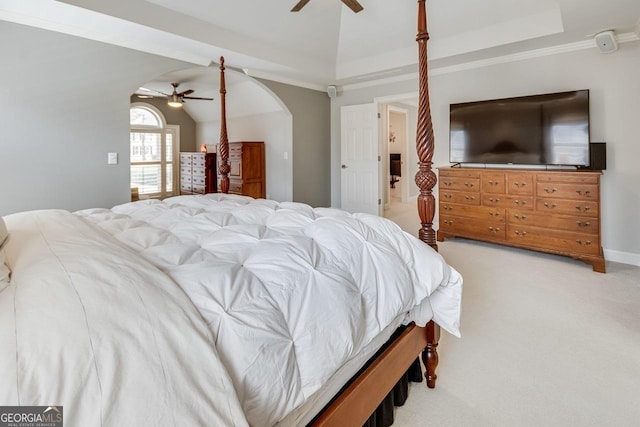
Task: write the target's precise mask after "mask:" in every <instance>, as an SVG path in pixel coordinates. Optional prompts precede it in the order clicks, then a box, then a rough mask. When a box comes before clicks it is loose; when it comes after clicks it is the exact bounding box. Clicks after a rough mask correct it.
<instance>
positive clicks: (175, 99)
mask: <svg viewBox="0 0 640 427" xmlns="http://www.w3.org/2000/svg"><path fill="white" fill-rule="evenodd" d="M171 86H173V92H172V93H164V92H160V91H159V90H155V89H147V88H141V89H143V90H145V91H150V92H156V93H159V94H161V95H163V96H161V97H160V98H167V99H168V100H169V101H168V102H167V104H168V105H169V106H170V107H175V108H180V107H182V103H183V102H184V100H185V99H200V100H204V101H213V98H201V97H199V96H189V95H191V94H192V93H193V92H194V90H193V89H187V90H184V91H182V92H178V86H180V83H171ZM142 97H152V98H154V97H155V96H151V95H143V96H142Z"/></svg>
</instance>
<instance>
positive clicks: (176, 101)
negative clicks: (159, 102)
mask: <svg viewBox="0 0 640 427" xmlns="http://www.w3.org/2000/svg"><path fill="white" fill-rule="evenodd" d="M167 105H168V106H169V107H173V108H181V107H182V101H181V100H180V98H179V97H178V95H172V96H171V98H169V101H168V102H167Z"/></svg>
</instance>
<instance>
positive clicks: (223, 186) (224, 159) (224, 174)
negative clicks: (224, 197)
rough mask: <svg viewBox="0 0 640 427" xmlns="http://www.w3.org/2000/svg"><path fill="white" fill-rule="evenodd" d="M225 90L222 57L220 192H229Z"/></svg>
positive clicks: (221, 61) (229, 168)
mask: <svg viewBox="0 0 640 427" xmlns="http://www.w3.org/2000/svg"><path fill="white" fill-rule="evenodd" d="M226 93H227V88H226V86H225V81H224V56H221V57H220V145H219V146H218V174H219V175H220V191H221V192H223V193H228V192H229V172H230V171H231V166H230V165H229V137H228V136H227V107H226V99H225V95H226Z"/></svg>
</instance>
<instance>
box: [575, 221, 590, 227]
mask: <svg viewBox="0 0 640 427" xmlns="http://www.w3.org/2000/svg"><path fill="white" fill-rule="evenodd" d="M576 224H577V225H578V227H589V226H590V225H591V223H590V222H589V221H587V222H581V221H576Z"/></svg>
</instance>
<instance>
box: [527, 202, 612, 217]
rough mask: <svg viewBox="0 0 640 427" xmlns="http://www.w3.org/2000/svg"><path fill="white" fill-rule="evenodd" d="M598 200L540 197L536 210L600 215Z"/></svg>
mask: <svg viewBox="0 0 640 427" xmlns="http://www.w3.org/2000/svg"><path fill="white" fill-rule="evenodd" d="M598 206H599V204H598V202H596V201H582V200H556V199H550V198H549V199H545V198H538V199H537V200H536V211H538V212H545V213H554V214H566V215H580V216H586V217H595V218H598V217H599V215H600V214H599V212H598Z"/></svg>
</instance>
